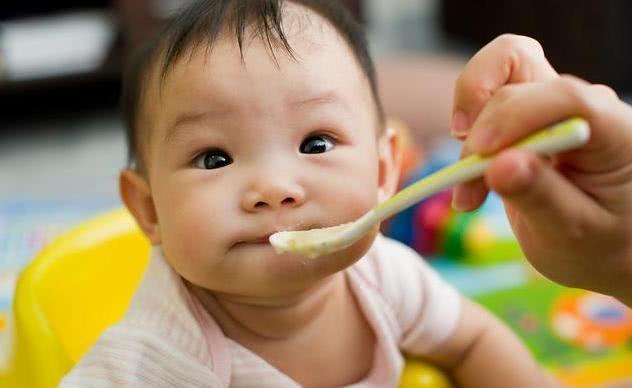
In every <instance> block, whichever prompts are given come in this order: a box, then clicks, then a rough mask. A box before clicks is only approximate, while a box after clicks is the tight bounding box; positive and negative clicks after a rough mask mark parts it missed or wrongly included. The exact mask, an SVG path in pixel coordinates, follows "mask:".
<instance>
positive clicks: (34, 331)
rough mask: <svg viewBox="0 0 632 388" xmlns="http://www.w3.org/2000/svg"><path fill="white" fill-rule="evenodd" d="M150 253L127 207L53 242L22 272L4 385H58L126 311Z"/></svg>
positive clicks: (2, 371)
mask: <svg viewBox="0 0 632 388" xmlns="http://www.w3.org/2000/svg"><path fill="white" fill-rule="evenodd" d="M148 257H149V243H148V241H147V240H146V239H145V237H144V236H143V235H142V233H141V232H140V230H139V229H138V227H137V226H136V224H135V222H134V220H133V219H132V217H131V216H130V215H129V213H127V211H125V210H116V211H113V212H111V213H107V214H105V215H103V216H100V217H97V218H96V219H93V220H91V221H88V222H86V223H84V224H81V225H80V226H78V227H77V228H75V229H73V230H71V231H70V232H68V233H66V234H64V235H62V236H61V237H59V238H57V239H56V240H55V241H53V242H52V243H51V244H50V245H49V246H47V247H46V248H45V249H44V250H43V251H42V252H41V253H40V254H39V255H38V256H37V257H36V258H35V259H34V260H33V262H32V263H31V264H30V265H29V266H28V267H27V268H26V269H25V270H24V272H23V273H22V274H21V275H20V277H19V280H18V284H17V288H16V292H15V297H14V305H13V316H12V319H11V321H10V322H9V327H8V333H7V335H8V336H9V338H8V341H5V342H6V343H5V347H6V349H3V350H4V352H5V355H6V360H3V361H4V362H3V364H4V365H0V386H6V387H9V386H10V387H34V388H38V387H53V386H56V385H57V384H58V382H59V380H60V379H61V377H62V376H63V375H64V374H65V373H66V372H67V371H68V370H69V369H70V368H71V367H72V366H73V365H74V364H75V363H76V362H77V361H78V360H79V359H80V358H81V356H82V355H83V354H84V353H85V352H86V351H87V350H88V349H89V348H90V346H91V345H92V344H93V343H94V342H95V341H96V339H97V337H98V336H99V335H100V333H101V332H102V331H103V330H104V329H105V328H106V327H108V326H109V325H111V324H113V323H114V322H116V321H117V320H119V319H120V318H121V317H122V316H123V314H124V312H125V310H126V309H127V306H128V304H129V301H130V299H131V296H132V294H133V293H134V290H135V289H136V286H137V285H138V283H139V281H140V279H141V276H142V273H143V271H144V269H145V267H146V265H147V261H148Z"/></svg>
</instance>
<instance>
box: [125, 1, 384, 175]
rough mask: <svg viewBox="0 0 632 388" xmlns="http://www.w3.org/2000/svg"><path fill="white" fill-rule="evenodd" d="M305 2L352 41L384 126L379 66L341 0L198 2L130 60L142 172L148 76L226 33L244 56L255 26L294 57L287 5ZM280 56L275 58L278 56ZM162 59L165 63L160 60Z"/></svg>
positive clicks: (130, 135) (128, 80)
mask: <svg viewBox="0 0 632 388" xmlns="http://www.w3.org/2000/svg"><path fill="white" fill-rule="evenodd" d="M284 1H289V2H292V3H295V4H299V5H303V6H305V7H307V8H309V9H310V10H312V11H314V12H316V13H317V14H319V15H320V16H322V17H323V18H324V19H325V20H327V21H328V22H329V23H330V24H331V25H332V26H333V27H334V28H335V30H336V31H337V32H338V33H339V34H340V35H341V36H342V37H343V38H344V40H345V41H346V42H347V44H348V45H349V47H350V48H351V51H352V52H353V55H354V56H355V57H356V60H357V61H358V63H359V65H360V67H361V69H362V71H363V72H364V74H365V75H366V78H367V80H368V82H369V85H370V88H371V93H372V95H373V99H374V102H375V106H376V110H377V116H378V120H379V123H380V125H382V126H383V125H384V121H385V116H384V111H383V107H382V103H381V100H380V98H379V94H378V90H377V79H376V78H377V77H376V74H375V65H374V63H373V60H372V58H371V55H370V54H369V49H368V43H367V40H366V35H365V32H364V29H363V27H362V26H361V25H360V24H359V23H358V22H357V21H356V19H355V18H354V17H353V16H352V15H351V14H350V12H349V11H348V10H347V9H346V8H345V7H344V6H343V5H342V4H340V1H338V0H198V1H193V2H192V3H190V4H188V5H187V6H186V7H184V8H182V9H181V10H180V11H178V12H177V13H176V14H175V15H174V17H172V18H171V19H170V20H169V21H168V22H167V24H166V25H165V26H164V28H163V29H162V30H161V31H160V33H158V34H157V35H156V36H155V37H154V39H153V40H151V41H150V42H148V43H147V44H146V45H145V46H144V47H143V48H142V49H141V50H139V51H138V52H137V53H136V54H135V55H134V57H133V59H132V60H131V61H130V64H129V66H128V67H127V69H126V71H125V74H124V77H123V92H122V96H121V105H122V111H123V116H124V121H125V124H126V127H127V144H128V163H129V165H130V167H135V168H138V169H140V170H143V168H144V166H143V165H142V160H139V159H142V158H139V156H138V155H139V138H140V136H141V135H140V134H139V132H140V131H139V130H138V128H137V126H138V124H137V120H138V110H139V107H140V104H141V99H142V93H143V92H144V90H145V88H146V82H147V79H148V74H149V73H150V71H151V70H152V69H153V68H154V66H155V65H156V64H160V67H159V68H158V69H159V72H160V79H161V80H163V79H164V78H165V77H166V76H167V74H168V73H169V70H170V69H171V67H172V66H173V65H174V64H175V63H176V62H177V61H178V60H179V59H181V58H182V56H183V55H184V54H185V53H187V52H190V50H191V49H196V48H198V47H200V46H203V47H205V48H206V49H210V48H211V47H212V46H213V43H214V42H215V41H216V40H217V39H218V36H219V35H220V34H221V33H222V32H223V31H227V32H229V33H231V32H232V33H233V34H234V37H235V38H236V39H237V43H238V44H239V48H240V51H241V54H242V58H243V44H244V33H245V31H246V29H247V28H248V27H254V31H255V33H256V36H258V37H261V38H262V39H263V40H264V42H266V43H267V45H268V46H269V48H270V52H271V54H272V55H273V56H274V55H275V48H277V47H280V48H281V49H283V50H284V51H285V52H286V53H287V54H288V55H290V56H291V57H292V58H294V53H293V50H292V47H291V46H290V44H289V43H288V40H287V36H286V35H285V33H284V31H283V25H282V14H283V3H284ZM275 58H276V57H275ZM159 61H160V62H159Z"/></svg>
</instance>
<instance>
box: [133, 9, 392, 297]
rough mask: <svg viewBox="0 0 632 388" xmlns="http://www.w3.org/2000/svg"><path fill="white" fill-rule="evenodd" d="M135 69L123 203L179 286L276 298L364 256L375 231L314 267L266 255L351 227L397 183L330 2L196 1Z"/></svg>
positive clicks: (369, 91) (378, 111)
mask: <svg viewBox="0 0 632 388" xmlns="http://www.w3.org/2000/svg"><path fill="white" fill-rule="evenodd" d="M139 58H140V60H138V61H137V62H136V63H135V65H134V66H133V67H131V71H130V72H129V75H128V76H127V77H126V81H125V85H124V90H125V93H124V97H123V104H124V110H125V115H126V120H127V123H128V140H129V147H130V148H129V150H130V160H131V162H132V165H131V166H130V168H129V169H126V170H125V171H123V172H122V174H121V179H120V186H121V195H122V197H123V200H124V202H125V204H126V206H127V207H128V208H129V209H130V211H131V213H132V214H133V215H134V217H135V218H136V220H137V222H138V224H139V225H140V226H141V228H142V229H143V231H144V232H145V234H146V235H147V236H148V237H149V239H150V240H151V242H152V243H153V244H155V245H158V244H160V245H161V246H162V250H163V251H164V253H165V257H166V258H167V260H168V261H169V263H170V264H171V266H172V267H173V268H174V269H175V270H176V272H178V273H179V274H180V275H181V276H182V277H183V278H185V279H186V280H188V281H189V282H191V283H193V284H195V285H198V286H200V287H203V288H206V289H209V290H213V291H216V292H221V293H227V294H232V295H239V296H282V295H287V294H289V293H292V292H296V291H300V290H302V289H305V288H306V287H309V286H310V285H312V284H313V283H314V282H317V281H319V280H321V279H322V278H323V277H325V276H327V275H329V274H331V273H334V272H336V271H338V270H341V269H343V268H345V267H346V266H348V265H350V264H351V263H353V262H355V261H356V260H357V259H358V258H359V257H361V256H362V255H363V254H364V253H365V252H366V250H367V249H368V248H369V246H370V245H371V243H372V241H373V239H374V237H375V232H376V231H375V232H374V233H371V234H369V235H368V236H367V237H366V238H364V239H363V240H361V241H360V242H359V243H357V244H355V245H353V246H352V247H350V248H348V249H346V250H343V251H341V252H338V253H335V254H332V255H329V256H325V257H322V258H319V259H317V260H310V259H305V258H301V257H297V256H294V255H289V254H287V255H276V254H275V253H274V250H273V249H272V247H271V246H270V244H269V243H268V236H269V235H270V234H272V233H274V232H276V231H279V230H287V229H311V228H320V227H326V226H332V225H336V224H340V223H345V222H349V221H351V220H353V219H355V218H357V217H359V216H360V215H362V214H363V213H365V212H366V211H367V210H369V209H370V208H371V207H373V206H374V205H376V204H377V202H378V201H379V200H381V199H384V198H385V197H387V196H389V195H391V194H392V192H393V191H394V190H395V186H396V183H397V178H398V177H397V172H398V171H397V163H396V161H395V156H396V154H397V149H396V148H397V144H398V142H397V137H396V135H395V134H394V133H393V132H392V131H388V130H386V129H385V128H384V114H383V112H382V107H381V103H380V100H379V96H378V93H377V87H376V80H375V72H374V68H373V62H372V60H371V58H370V56H369V54H368V50H367V45H366V41H365V38H364V34H363V32H362V29H361V27H360V26H358V25H357V24H356V23H355V22H354V21H353V19H352V18H351V17H350V16H349V15H348V14H347V13H346V11H345V10H344V9H343V8H342V6H341V5H339V2H338V1H337V0H330V1H325V0H321V1H318V0H292V1H289V0H286V1H281V0H257V1H253V0H215V1H201V2H196V3H194V4H193V5H191V6H190V7H188V8H187V9H185V10H184V11H183V12H182V13H180V14H179V16H177V17H176V18H175V19H174V20H173V21H172V22H171V23H170V24H169V25H168V26H167V28H166V29H165V30H164V31H163V32H162V33H161V34H160V35H159V36H158V37H157V39H156V40H155V41H153V42H152V43H151V44H150V45H149V46H148V48H147V49H146V50H145V51H144V52H143V54H142V56H141V57H139Z"/></svg>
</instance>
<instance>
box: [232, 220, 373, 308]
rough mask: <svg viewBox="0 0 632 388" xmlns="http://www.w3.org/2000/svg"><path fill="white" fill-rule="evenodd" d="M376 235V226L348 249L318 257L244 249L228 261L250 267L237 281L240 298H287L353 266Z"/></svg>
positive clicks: (256, 247) (236, 251)
mask: <svg viewBox="0 0 632 388" xmlns="http://www.w3.org/2000/svg"><path fill="white" fill-rule="evenodd" d="M377 232H378V228H377V227H376V228H375V229H374V230H373V231H371V232H370V233H368V234H367V235H366V236H364V237H363V238H362V239H360V240H359V241H358V242H356V243H355V244H353V245H351V246H350V247H348V248H345V249H343V250H341V251H338V252H334V253H331V254H329V255H324V256H320V257H317V258H309V257H306V256H303V255H299V254H294V253H284V254H281V255H278V254H276V253H274V252H273V248H272V247H264V246H253V247H250V246H243V247H238V249H236V250H235V251H233V252H232V254H233V255H232V256H233V257H231V258H229V260H231V259H232V260H240V261H242V263H241V265H243V266H244V267H245V268H249V270H248V271H244V273H242V274H243V278H242V279H240V281H239V283H240V286H241V287H240V288H241V293H242V295H244V296H246V295H247V296H250V297H280V296H286V295H290V294H292V293H296V292H301V291H303V290H307V289H310V288H312V287H314V286H316V285H318V284H319V283H321V282H322V281H323V280H324V279H326V278H328V277H330V276H331V275H333V274H335V273H338V272H340V271H344V270H345V269H346V268H348V267H350V266H352V265H353V264H355V263H356V262H357V261H358V260H360V259H361V258H362V257H363V256H364V255H365V254H366V252H367V251H368V250H369V249H370V248H371V245H372V244H373V241H374V240H375V237H376V235H377ZM257 253H258V255H257ZM235 280H237V279H235ZM234 286H237V284H234Z"/></svg>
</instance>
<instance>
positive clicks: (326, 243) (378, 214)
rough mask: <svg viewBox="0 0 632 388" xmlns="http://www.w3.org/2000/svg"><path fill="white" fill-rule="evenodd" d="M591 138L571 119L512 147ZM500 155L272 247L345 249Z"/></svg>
mask: <svg viewBox="0 0 632 388" xmlns="http://www.w3.org/2000/svg"><path fill="white" fill-rule="evenodd" d="M589 137H590V129H589V127H588V123H587V122H586V121H585V120H583V119H581V118H571V119H568V120H565V121H562V122H559V123H557V124H555V125H552V126H549V127H546V128H544V129H541V130H540V131H538V132H535V133H533V134H531V135H529V136H527V137H526V138H524V139H522V140H521V141H519V142H517V143H516V144H514V145H513V146H512V147H517V148H522V149H526V150H529V151H532V152H535V153H537V154H539V155H552V154H555V153H558V152H561V151H566V150H569V149H571V148H575V147H578V146H580V145H582V144H585V143H586V142H587V141H588V138H589ZM496 155H497V153H496V154H494V155H490V156H481V155H478V154H474V155H471V156H469V157H467V158H465V159H462V160H460V161H458V162H456V163H453V164H451V165H449V166H447V167H445V168H442V169H441V170H439V171H437V172H435V173H434V174H432V175H430V176H427V177H425V178H423V179H420V180H419V181H417V182H415V183H413V184H411V185H410V186H408V187H406V188H404V189H403V190H401V191H399V192H398V193H397V194H395V195H394V196H392V197H391V198H389V199H387V200H385V201H384V202H382V203H381V204H379V205H377V206H376V207H374V208H373V209H371V210H369V211H368V212H367V213H365V214H364V215H363V216H361V217H360V218H358V219H357V220H355V221H353V222H350V223H347V224H342V225H337V226H332V227H327V228H320V229H310V230H299V231H282V232H277V233H274V234H273V235H271V236H270V239H269V240H270V243H271V244H272V246H273V247H274V249H275V251H276V252H277V253H279V254H280V253H284V252H292V253H299V254H302V255H305V256H307V257H310V258H315V257H318V256H321V255H325V254H329V253H332V252H335V251H338V250H341V249H344V248H346V247H348V246H350V245H352V244H353V243H355V242H356V241H358V240H359V239H361V238H362V236H364V235H365V234H366V233H367V232H368V231H370V230H371V228H372V227H373V226H374V225H375V224H377V223H379V222H381V221H383V220H385V219H386V218H388V217H390V216H392V215H394V214H395V213H398V212H400V211H402V210H404V209H406V208H407V207H409V206H411V205H414V204H415V203H417V202H419V201H421V200H422V199H424V198H427V197H429V196H431V195H433V194H435V193H437V192H439V191H442V190H444V189H446V188H448V187H451V186H454V185H456V184H458V183H463V182H466V181H469V180H472V179H475V178H479V177H481V176H483V174H484V173H485V170H486V169H487V166H488V165H489V163H490V162H491V160H492V159H494V157H495V156H496Z"/></svg>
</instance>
